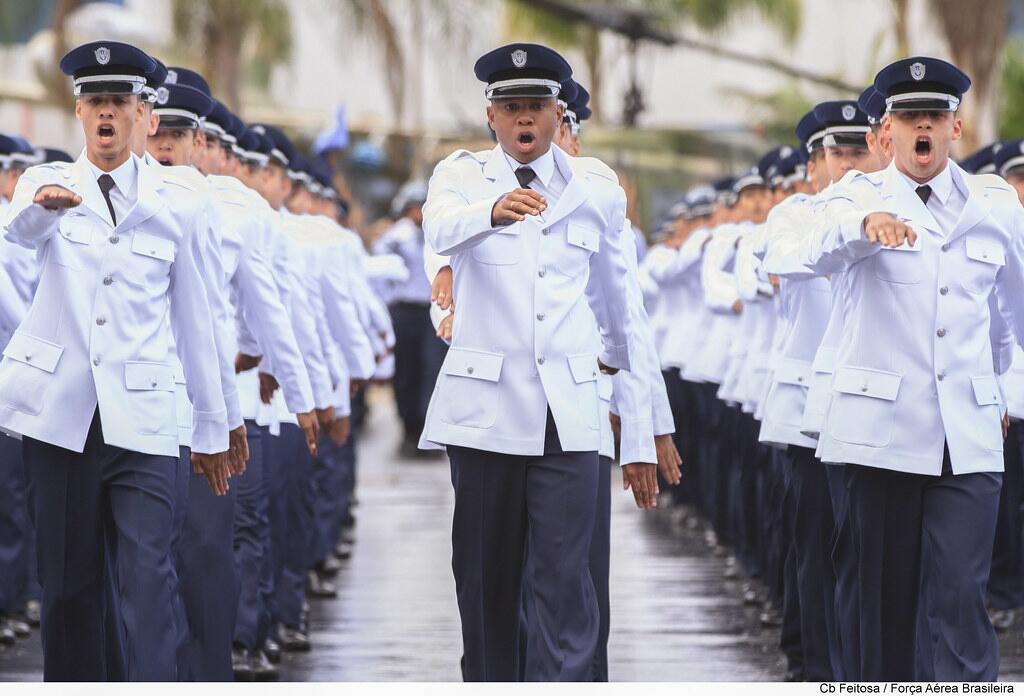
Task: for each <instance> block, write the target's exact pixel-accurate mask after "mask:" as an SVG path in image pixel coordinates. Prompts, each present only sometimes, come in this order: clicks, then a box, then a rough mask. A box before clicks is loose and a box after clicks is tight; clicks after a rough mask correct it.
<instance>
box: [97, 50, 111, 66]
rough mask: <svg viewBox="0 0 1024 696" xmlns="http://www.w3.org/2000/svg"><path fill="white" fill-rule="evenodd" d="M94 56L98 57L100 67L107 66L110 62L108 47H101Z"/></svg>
mask: <svg viewBox="0 0 1024 696" xmlns="http://www.w3.org/2000/svg"><path fill="white" fill-rule="evenodd" d="M93 54H94V55H95V56H96V62H97V63H99V64H100V65H106V64H107V63H109V62H110V49H109V48H107V47H106V46H100V47H99V48H97V49H96V50H95V51H93Z"/></svg>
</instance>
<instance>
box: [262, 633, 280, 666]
mask: <svg viewBox="0 0 1024 696" xmlns="http://www.w3.org/2000/svg"><path fill="white" fill-rule="evenodd" d="M263 654H264V655H266V656H267V659H268V660H270V662H271V664H275V665H276V664H280V662H281V645H280V643H278V642H277V641H276V640H274V639H273V638H267V640H266V642H264V643H263Z"/></svg>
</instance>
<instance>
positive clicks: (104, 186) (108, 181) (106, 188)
mask: <svg viewBox="0 0 1024 696" xmlns="http://www.w3.org/2000/svg"><path fill="white" fill-rule="evenodd" d="M96 183H97V184H99V186H100V191H102V192H103V199H104V200H105V201H106V202H107V210H109V211H110V220H111V222H113V223H114V227H117V215H116V214H115V213H114V204H113V203H111V202H110V189H112V188H114V177H112V176H110V175H109V174H103V175H102V176H100V178H99V179H98V180H97V181H96Z"/></svg>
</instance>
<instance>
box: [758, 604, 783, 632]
mask: <svg viewBox="0 0 1024 696" xmlns="http://www.w3.org/2000/svg"><path fill="white" fill-rule="evenodd" d="M761 625H762V626H764V627H765V628H778V627H779V626H781V625H782V617H781V616H779V614H778V612H775V611H772V610H771V609H765V610H764V611H762V612H761Z"/></svg>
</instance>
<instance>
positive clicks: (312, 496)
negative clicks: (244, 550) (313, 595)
mask: <svg viewBox="0 0 1024 696" xmlns="http://www.w3.org/2000/svg"><path fill="white" fill-rule="evenodd" d="M325 439H326V438H321V439H320V446H321V447H322V446H323V441H324V440H325ZM270 456H271V457H272V458H273V459H274V460H275V461H276V462H277V463H278V464H277V476H276V483H275V485H274V487H273V492H272V494H271V501H270V541H271V555H272V556H273V558H274V598H273V602H272V614H273V618H274V621H276V622H279V623H283V624H284V625H286V626H289V627H292V628H296V627H298V626H299V623H300V619H301V616H302V602H303V598H304V596H305V588H306V573H307V572H308V571H309V569H310V567H312V565H313V548H314V546H313V545H314V542H315V541H316V539H317V535H316V534H315V528H314V524H313V522H314V519H315V517H314V506H315V502H316V484H315V482H314V480H313V457H312V456H311V455H310V454H309V448H307V447H306V438H305V435H303V433H302V430H301V429H300V428H299V426H297V425H295V424H293V423H282V424H281V435H280V436H279V437H271V438H270Z"/></svg>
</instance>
